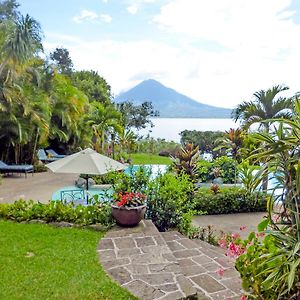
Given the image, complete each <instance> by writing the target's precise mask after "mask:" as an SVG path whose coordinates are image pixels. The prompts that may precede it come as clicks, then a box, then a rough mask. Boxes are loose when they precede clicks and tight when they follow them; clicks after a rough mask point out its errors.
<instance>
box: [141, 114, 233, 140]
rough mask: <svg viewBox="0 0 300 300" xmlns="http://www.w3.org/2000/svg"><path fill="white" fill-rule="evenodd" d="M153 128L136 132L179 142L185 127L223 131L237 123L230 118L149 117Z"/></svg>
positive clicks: (188, 128)
mask: <svg viewBox="0 0 300 300" xmlns="http://www.w3.org/2000/svg"><path fill="white" fill-rule="evenodd" d="M151 121H152V123H153V125H154V127H153V128H149V127H148V128H145V129H143V130H139V131H138V134H139V135H143V136H146V135H147V134H150V136H151V137H153V138H164V139H166V140H168V141H175V142H180V135H179V133H180V132H181V131H183V130H185V129H187V130H198V131H209V130H210V131H225V130H229V129H230V128H237V127H238V125H239V123H235V122H234V121H233V120H232V119H197V118H193V119H188V118H182V119H179V118H151Z"/></svg>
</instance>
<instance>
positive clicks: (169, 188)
mask: <svg viewBox="0 0 300 300" xmlns="http://www.w3.org/2000/svg"><path fill="white" fill-rule="evenodd" d="M193 189H194V187H193V184H192V183H191V181H190V178H189V176H188V175H186V174H181V175H178V176H175V175H174V174H172V173H166V174H164V175H160V176H158V177H157V178H156V179H155V180H153V181H152V182H151V184H150V186H149V191H148V203H147V211H146V217H147V218H150V219H152V222H153V223H154V224H155V225H156V227H157V228H158V229H159V230H160V231H166V230H168V229H169V228H173V227H177V226H179V224H181V222H182V221H183V215H184V214H185V213H187V212H188V211H189V210H191V209H192V203H191V199H192V195H193ZM182 226H184V225H183V224H182ZM185 227H187V225H185Z"/></svg>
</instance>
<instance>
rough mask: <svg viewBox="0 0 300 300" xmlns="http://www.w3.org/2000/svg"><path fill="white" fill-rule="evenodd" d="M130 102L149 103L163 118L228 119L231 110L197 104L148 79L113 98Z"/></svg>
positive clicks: (118, 101) (117, 100) (116, 100)
mask: <svg viewBox="0 0 300 300" xmlns="http://www.w3.org/2000/svg"><path fill="white" fill-rule="evenodd" d="M125 101H131V102H133V103H134V104H135V105H137V104H141V103H143V102H145V101H150V102H152V103H153V106H154V108H155V109H156V110H158V111H159V116H160V117H165V118H230V114H231V109H228V108H222V107H216V106H211V105H207V104H203V103H200V102H197V101H195V100H193V99H191V98H189V97H187V96H185V95H183V94H180V93H178V92H176V91H175V90H173V89H171V88H167V87H165V86H164V85H162V84H161V83H160V82H158V81H156V80H153V79H148V80H145V81H143V82H141V83H140V84H138V85H137V86H135V87H133V88H132V89H130V90H129V91H127V92H124V93H121V94H120V95H118V96H117V97H116V98H115V102H117V103H121V102H125Z"/></svg>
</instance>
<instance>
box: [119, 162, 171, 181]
mask: <svg viewBox="0 0 300 300" xmlns="http://www.w3.org/2000/svg"><path fill="white" fill-rule="evenodd" d="M140 168H144V169H146V170H151V178H152V179H153V178H155V177H157V176H158V175H159V174H164V173H166V172H167V170H168V166H167V165H132V166H130V167H128V168H126V169H125V170H124V173H125V174H127V175H131V174H134V172H136V171H137V170H138V169H140Z"/></svg>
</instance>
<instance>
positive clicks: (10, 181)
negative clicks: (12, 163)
mask: <svg viewBox="0 0 300 300" xmlns="http://www.w3.org/2000/svg"><path fill="white" fill-rule="evenodd" d="M78 176H79V174H78V175H76V174H54V173H52V172H51V171H48V172H43V173H34V175H33V176H32V175H31V174H27V178H25V176H24V174H22V175H21V176H19V175H10V176H4V177H3V178H2V180H1V183H0V203H13V202H14V201H16V200H19V199H20V198H22V199H25V200H29V199H32V200H35V201H40V202H42V203H48V202H49V200H50V199H51V196H52V194H53V193H54V192H55V191H57V190H59V189H60V188H62V187H64V186H70V185H74V183H75V180H76V179H77V178H78Z"/></svg>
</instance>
